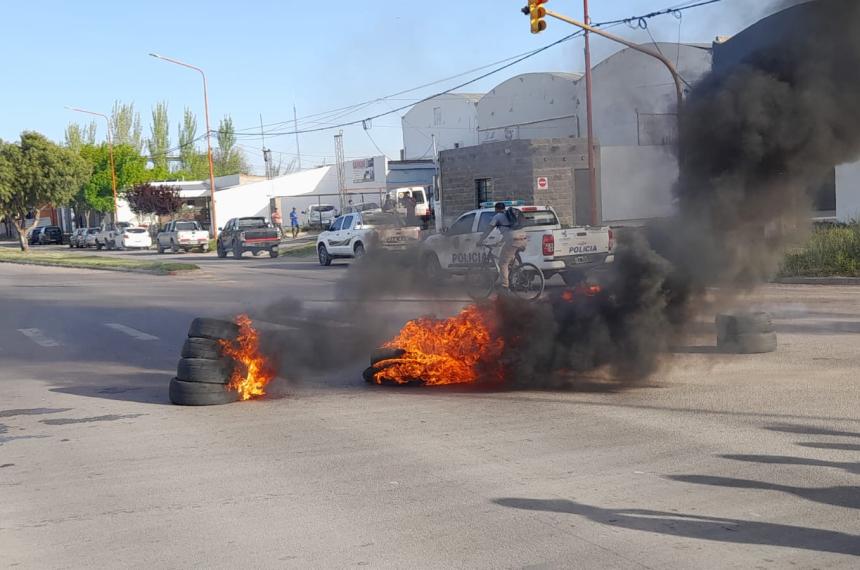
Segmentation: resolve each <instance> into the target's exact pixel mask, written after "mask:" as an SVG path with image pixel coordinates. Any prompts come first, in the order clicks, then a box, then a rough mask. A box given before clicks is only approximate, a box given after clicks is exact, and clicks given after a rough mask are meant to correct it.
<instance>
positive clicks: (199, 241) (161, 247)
mask: <svg viewBox="0 0 860 570" xmlns="http://www.w3.org/2000/svg"><path fill="white" fill-rule="evenodd" d="M155 245H156V246H157V247H158V253H164V251H165V250H167V249H172V250H173V252H174V253H179V251H180V250H182V251H191V250H192V249H195V248H199V249H200V251H202V252H203V253H206V252H207V251H209V232H207V231H206V230H204V229H203V228H201V227H200V224H199V223H197V222H195V221H187V220H180V221H177V222H170V223H169V224H167V225H165V226H164V228H162V230H161V231H160V232H158V235H157V236H155Z"/></svg>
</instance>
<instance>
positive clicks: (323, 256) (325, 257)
mask: <svg viewBox="0 0 860 570" xmlns="http://www.w3.org/2000/svg"><path fill="white" fill-rule="evenodd" d="M317 254H318V257H319V260H320V265H322V266H324V267H328V266H329V265H331V262H332V258H331V256H330V255H329V254H328V250H327V249H326V247H325V244H324V243H321V244H320V245H319V247H317Z"/></svg>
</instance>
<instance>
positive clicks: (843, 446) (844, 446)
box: [797, 442, 860, 451]
mask: <svg viewBox="0 0 860 570" xmlns="http://www.w3.org/2000/svg"><path fill="white" fill-rule="evenodd" d="M797 445H799V446H801V447H811V448H812V449H835V450H839V451H860V444H857V443H817V442H811V443H810V442H798V443H797Z"/></svg>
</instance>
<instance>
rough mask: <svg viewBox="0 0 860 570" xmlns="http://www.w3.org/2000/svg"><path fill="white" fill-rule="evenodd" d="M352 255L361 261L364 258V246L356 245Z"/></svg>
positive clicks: (361, 244)
mask: <svg viewBox="0 0 860 570" xmlns="http://www.w3.org/2000/svg"><path fill="white" fill-rule="evenodd" d="M352 254H353V256H355V258H356V259H361V258H362V257H364V254H365V251H364V244H363V243H361V242H359V243H357V244H355V247H354V248H353V250H352Z"/></svg>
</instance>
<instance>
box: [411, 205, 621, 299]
mask: <svg viewBox="0 0 860 570" xmlns="http://www.w3.org/2000/svg"><path fill="white" fill-rule="evenodd" d="M494 204H495V202H484V203H482V204H481V208H479V209H477V210H471V211H469V212H466V213H464V214H462V215H461V216H460V217H459V218H457V219H456V221H455V222H454V223H453V224H451V227H450V228H448V229H447V230H446V231H444V232H442V233H439V234H435V235H432V236H430V237H428V238H427V239H426V240H424V242H423V251H422V254H421V255H422V257H421V260H422V264H423V266H424V269H425V271H426V272H427V274H428V275H436V274H438V273H439V272H440V271H441V272H444V273H448V274H460V273H465V272H466V270H467V269H468V268H469V267H471V266H474V265H477V264H480V263H481V256H482V255H484V253H483V251H482V250H481V248H479V247H478V240H479V239H481V235H482V234H483V232H484V230H485V229H486V228H487V226H489V224H490V220H492V219H493V216H494V215H495V211H494V209H493V207H494ZM505 205H507V206H509V207H514V208H516V209H517V210H519V211H520V212H521V213H522V218H523V219H524V222H525V223H524V225H523V227H522V228H520V231H521V232H522V233H524V234H525V237H526V240H525V249H524V250H523V251H522V254H521V256H522V259H523V261H524V262H528V263H534V264H535V265H537V266H538V267H540V268H541V270H542V271H543V272H544V275H545V276H546V278H547V279H549V278H550V277H552V276H553V275H555V274H561V276H562V278H563V279H564V280H565V282H566V283H570V284H575V283H579V282H580V281H581V280H582V279H583V278H584V276H585V275H586V273H588V272H589V271H590V270H592V269H594V268H596V267H599V266H601V265H603V264H604V263H611V262H612V261H613V260H614V256H613V254H612V249H613V247H614V245H615V243H614V238H613V235H612V230H611V229H610V228H608V227H603V228H599V227H575V228H567V229H563V228H562V227H561V224H560V223H559V221H558V217H557V216H556V214H555V211H554V210H553V209H552V208H550V207H549V206H528V205H524V203H523V202H522V201H510V200H509V201H506V202H505ZM494 237H498V232H496V231H494V232H493V233H491V234H490V235H489V236H488V238H487V243H488V244H489V243H490V242H491V240H492V239H493V238H494Z"/></svg>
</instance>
